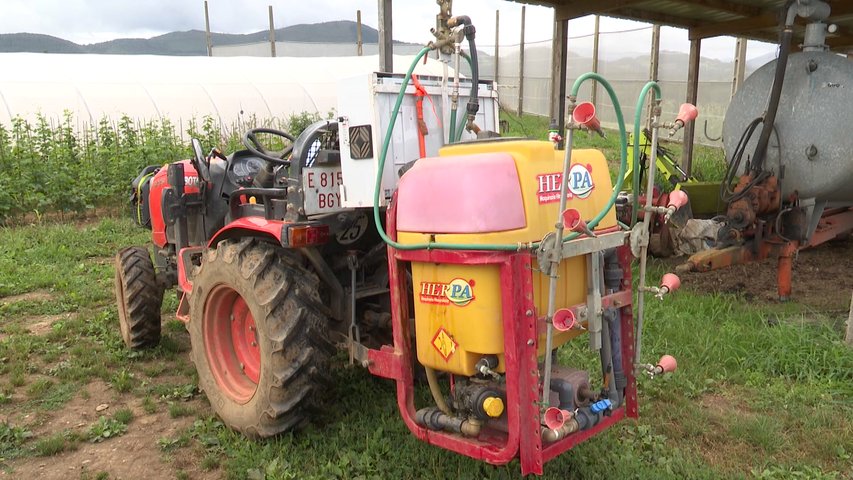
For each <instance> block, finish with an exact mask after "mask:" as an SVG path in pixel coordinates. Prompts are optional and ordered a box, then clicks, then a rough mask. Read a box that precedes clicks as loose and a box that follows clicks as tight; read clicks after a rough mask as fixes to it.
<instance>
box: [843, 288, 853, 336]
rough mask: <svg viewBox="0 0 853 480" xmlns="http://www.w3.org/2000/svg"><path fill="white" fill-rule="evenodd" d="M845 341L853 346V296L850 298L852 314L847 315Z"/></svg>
mask: <svg viewBox="0 0 853 480" xmlns="http://www.w3.org/2000/svg"><path fill="white" fill-rule="evenodd" d="M844 341H845V342H846V343H847V345H849V346H851V347H853V296H851V298H850V315H849V316H848V317H847V334H846V335H845V336H844Z"/></svg>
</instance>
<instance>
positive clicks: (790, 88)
mask: <svg viewBox="0 0 853 480" xmlns="http://www.w3.org/2000/svg"><path fill="white" fill-rule="evenodd" d="M775 68H776V61H775V60H774V61H772V62H770V63H768V64H766V65H764V66H763V67H761V68H759V69H758V70H757V71H756V72H755V73H753V74H752V75H751V76H750V77H749V78H748V79H747V80H746V81H745V82H744V84H743V86H742V87H741V88H740V90H738V92H737V94H736V95H735V96H734V98H732V101H731V103H730V104H729V108H728V110H727V111H726V119H725V122H724V123H723V143H724V145H725V149H726V158H727V159H729V161H731V156H732V154H733V152H734V150H735V148H736V147H737V144H738V141H739V140H740V138H741V134H742V133H743V131H744V130H746V128H747V126H748V125H749V123H750V122H751V121H752V120H753V119H755V118H756V117H759V116H761V115H762V114H763V113H764V110H765V109H766V108H767V100H768V97H769V95H770V88H771V86H772V84H773V76H774V73H775ZM760 132H761V129H760V127H759V129H757V130H756V132H755V133H754V134H753V136H752V139H751V141H750V143H749V144H748V146H747V149H746V152H745V155H744V159H743V162H742V166H741V171H742V170H743V165H744V164H745V163H746V160H747V158H749V157H751V156H752V153H753V152H754V151H755V144H756V143H757V141H758V137H759V134H760ZM776 132H777V133H778V135H776V134H773V135H771V137H770V144H769V146H768V149H767V157H766V159H765V161H764V167H765V169H768V170H772V171H773V172H774V173H776V175H780V171H783V174H784V177H783V178H782V194H783V198H787V197H788V195H789V194H790V193H792V192H793V191H795V190H796V191H797V192H799V198H803V199H805V198H816V199H818V200H826V201H829V202H833V203H835V202H840V203H853V61H851V60H848V59H846V58H845V57H842V56H839V55H836V54H833V53H829V52H804V53H795V54H792V55H791V56H790V57H788V68H787V70H786V72H785V82H784V84H783V87H782V97H781V100H780V102H779V110H778V113H777V114H776ZM780 165H781V166H784V169H780Z"/></svg>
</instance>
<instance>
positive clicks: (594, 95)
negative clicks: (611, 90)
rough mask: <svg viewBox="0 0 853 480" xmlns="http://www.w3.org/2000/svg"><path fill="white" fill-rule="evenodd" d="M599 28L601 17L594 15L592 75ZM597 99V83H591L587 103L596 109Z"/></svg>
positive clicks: (596, 65)
mask: <svg viewBox="0 0 853 480" xmlns="http://www.w3.org/2000/svg"><path fill="white" fill-rule="evenodd" d="M600 27H601V17H599V16H598V15H596V16H595V31H594V32H593V35H592V71H593V72H594V73H598V41H599V34H600V33H601V29H600ZM597 99H598V82H592V94H591V95H590V99H589V101H590V102H592V104H593V105H594V106H595V107H598V104H597V103H596V101H597Z"/></svg>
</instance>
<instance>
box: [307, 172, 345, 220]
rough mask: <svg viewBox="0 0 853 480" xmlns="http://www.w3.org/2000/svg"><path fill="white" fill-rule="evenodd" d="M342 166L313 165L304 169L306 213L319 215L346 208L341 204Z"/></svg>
mask: <svg viewBox="0 0 853 480" xmlns="http://www.w3.org/2000/svg"><path fill="white" fill-rule="evenodd" d="M343 183H344V176H343V174H342V173H341V167H339V166H334V167H311V168H305V169H303V170H302V190H303V195H304V198H305V214H306V215H319V214H323V213H335V212H340V211H343V210H345V209H344V208H343V206H342V205H341V200H342V199H341V185H343Z"/></svg>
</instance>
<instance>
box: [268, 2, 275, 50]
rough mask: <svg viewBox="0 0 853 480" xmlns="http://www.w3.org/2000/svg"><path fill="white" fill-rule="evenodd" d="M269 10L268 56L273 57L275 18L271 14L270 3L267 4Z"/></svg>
mask: <svg viewBox="0 0 853 480" xmlns="http://www.w3.org/2000/svg"><path fill="white" fill-rule="evenodd" d="M269 12H270V56H271V57H273V58H275V20H274V19H273V14H272V5H270V6H269Z"/></svg>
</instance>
